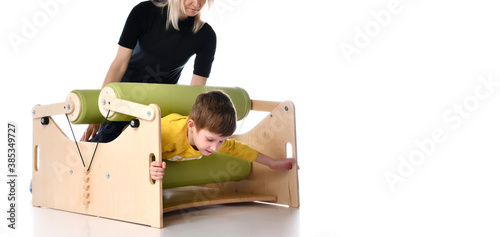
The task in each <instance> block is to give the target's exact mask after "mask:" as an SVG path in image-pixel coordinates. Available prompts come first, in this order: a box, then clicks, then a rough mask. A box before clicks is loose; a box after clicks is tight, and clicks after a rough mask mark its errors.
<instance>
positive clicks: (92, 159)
mask: <svg viewBox="0 0 500 237" xmlns="http://www.w3.org/2000/svg"><path fill="white" fill-rule="evenodd" d="M109 111H110V110H108V113H107V114H106V118H105V119H104V123H106V121H108V116H109ZM66 119H68V123H69V128H70V129H71V133H72V134H73V139H75V144H76V148H77V149H78V153H79V154H80V159H82V164H83V167H85V162H84V161H83V156H82V152H81V151H80V146H78V142H77V141H76V137H75V133H74V132H73V128H72V127H71V122H70V121H69V118H68V115H67V114H66ZM98 146H99V141H97V144H96V145H95V148H94V153H93V154H92V158H91V159H90V164H89V168H88V169H87V171H89V170H90V167H91V166H92V161H94V156H95V152H96V151H97V147H98Z"/></svg>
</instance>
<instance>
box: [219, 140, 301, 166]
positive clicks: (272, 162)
mask: <svg viewBox="0 0 500 237" xmlns="http://www.w3.org/2000/svg"><path fill="white" fill-rule="evenodd" d="M219 151H220V152H222V153H226V154H228V155H231V156H235V157H239V158H242V159H245V160H248V161H251V162H257V163H260V164H263V165H266V166H268V167H269V168H271V169H274V170H290V169H292V166H293V164H294V163H295V159H294V158H287V159H274V158H272V157H270V156H267V155H264V154H262V153H260V152H259V151H257V150H255V149H253V148H251V147H250V146H248V145H246V144H243V143H241V142H239V141H236V140H233V139H228V140H226V141H225V142H224V144H223V145H222V147H221V148H220V150H219Z"/></svg>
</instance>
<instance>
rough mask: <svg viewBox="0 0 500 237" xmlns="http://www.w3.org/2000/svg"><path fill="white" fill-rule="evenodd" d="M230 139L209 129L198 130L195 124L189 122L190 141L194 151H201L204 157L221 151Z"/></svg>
mask: <svg viewBox="0 0 500 237" xmlns="http://www.w3.org/2000/svg"><path fill="white" fill-rule="evenodd" d="M228 138H229V137H224V136H220V135H218V134H215V133H212V132H210V131H208V130H207V129H197V128H196V126H195V125H194V122H193V123H190V122H189V121H188V140H189V143H190V144H191V146H193V148H194V149H197V150H198V151H200V153H201V154H202V155H204V156H208V155H210V154H212V153H213V152H214V151H217V150H219V148H220V147H221V146H222V144H223V143H224V141H225V140H227V139H228Z"/></svg>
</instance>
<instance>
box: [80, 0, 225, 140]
mask: <svg viewBox="0 0 500 237" xmlns="http://www.w3.org/2000/svg"><path fill="white" fill-rule="evenodd" d="M208 1H209V4H211V3H212V2H213V0H208ZM206 2H207V0H167V1H157V0H156V1H154V0H151V1H145V2H141V3H139V4H138V5H137V6H135V7H134V8H133V9H132V11H131V12H130V15H129V16H128V18H127V21H126V23H125V26H124V28H123V32H122V35H121V37H120V40H119V42H118V44H119V46H118V52H117V54H116V57H115V59H114V60H113V62H112V63H111V66H110V68H109V70H108V73H107V75H106V78H105V79H104V83H103V85H102V87H104V86H106V85H107V84H109V83H112V82H138V83H165V84H176V83H177V82H178V80H179V77H180V75H181V71H182V69H183V68H184V65H185V64H186V63H187V61H188V60H189V58H190V57H191V56H193V55H196V58H195V62H194V71H193V77H192V79H191V85H205V84H206V82H207V79H208V76H209V75H210V71H211V68H212V62H213V60H214V55H215V48H216V35H215V32H214V31H213V29H212V27H210V25H208V24H207V23H204V22H203V21H202V20H201V16H200V11H201V10H202V9H203V7H204V6H205V5H206ZM127 124H128V123H127V122H111V123H107V124H105V125H102V126H99V125H98V124H91V125H89V127H88V128H87V130H86V131H85V132H84V134H83V136H82V138H81V141H88V140H89V138H92V139H91V140H90V141H94V142H98V141H99V142H109V141H112V140H114V139H115V138H116V137H117V136H118V135H119V134H120V132H121V131H122V129H123V128H124V127H125V126H126V125H127ZM98 129H99V132H97V131H98ZM96 133H97V134H96Z"/></svg>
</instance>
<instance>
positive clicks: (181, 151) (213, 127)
mask: <svg viewBox="0 0 500 237" xmlns="http://www.w3.org/2000/svg"><path fill="white" fill-rule="evenodd" d="M235 130H236V110H235V109H234V105H233V103H232V101H231V99H230V98H229V97H228V96H227V95H226V94H225V93H224V92H221V91H210V92H206V93H203V94H200V95H198V97H197V98H196V101H195V103H194V105H193V107H192V109H191V112H190V113H189V116H182V115H179V114H169V115H167V116H165V117H163V118H162V119H161V138H162V156H163V159H166V160H171V161H183V160H193V159H200V158H201V157H202V155H203V156H208V155H210V154H212V153H213V152H214V151H217V150H219V152H222V153H226V154H228V155H231V156H235V157H239V158H242V159H245V160H249V161H251V162H254V161H255V162H257V163H261V164H263V165H266V166H268V167H270V168H271V169H275V170H290V169H292V166H293V163H294V162H295V159H293V158H287V159H274V158H271V157H269V156H266V155H264V154H262V153H260V152H258V151H256V150H254V149H252V148H251V147H249V146H247V145H245V144H243V143H240V142H238V141H235V140H233V139H228V138H229V136H231V135H233V133H234V131H235ZM165 166H166V163H165V162H160V161H153V162H151V164H150V168H149V170H150V174H151V178H152V179H154V180H161V179H162V178H163V175H164V170H165Z"/></svg>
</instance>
